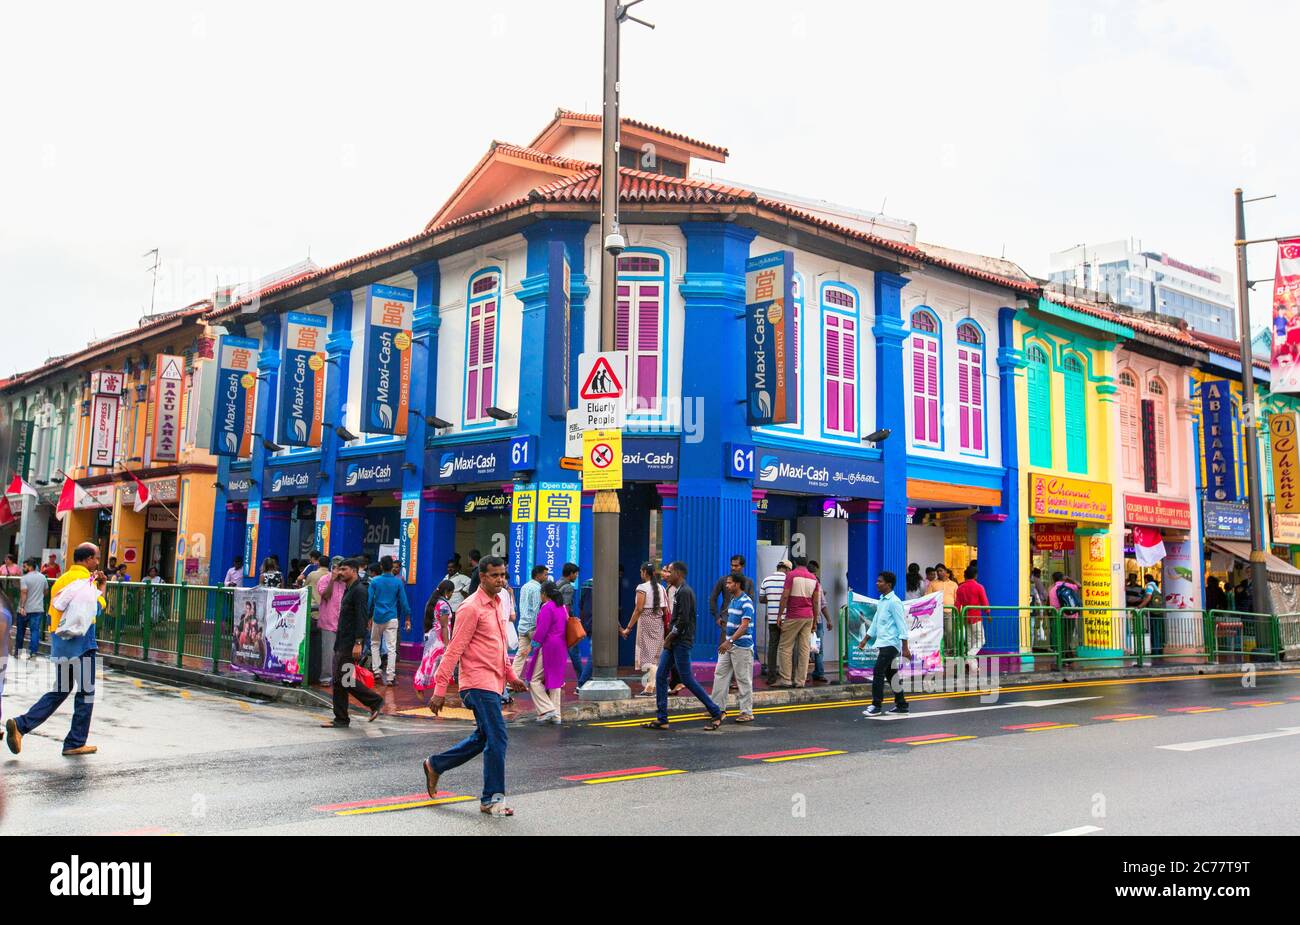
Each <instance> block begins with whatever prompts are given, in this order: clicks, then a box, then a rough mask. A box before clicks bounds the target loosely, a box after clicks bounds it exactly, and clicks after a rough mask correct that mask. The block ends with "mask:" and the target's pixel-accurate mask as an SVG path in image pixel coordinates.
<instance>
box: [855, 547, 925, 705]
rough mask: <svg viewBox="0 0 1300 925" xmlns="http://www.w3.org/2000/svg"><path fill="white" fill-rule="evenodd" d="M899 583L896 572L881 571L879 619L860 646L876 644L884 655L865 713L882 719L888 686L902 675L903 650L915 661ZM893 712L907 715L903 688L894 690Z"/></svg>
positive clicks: (874, 674) (873, 676) (879, 660)
mask: <svg viewBox="0 0 1300 925" xmlns="http://www.w3.org/2000/svg"><path fill="white" fill-rule="evenodd" d="M897 583H898V578H897V576H895V575H894V573H893V572H881V573H880V576H879V577H878V578H876V591H877V592H879V594H880V603H879V604H877V605H876V617H875V619H874V620H872V621H871V629H869V630H868V631H867V636H866V638H865V639H863V640H862V642H860V643H859V644H858V648H859V649H865V648H867V646H868V645H869V644H872V645H875V646H876V648H877V649H878V650H879V652H880V654H879V655H877V656H876V668H875V670H874V671H873V672H872V673H871V706H870V707H868V708H867V709H865V710H863V711H862V714H863V715H864V716H880V715H882V714H883V713H884V712H885V711H884V710H883V709H882V708H881V704H883V703H884V700H885V683H886V682H889V685H890V686H891V687H893V683H894V675H896V674H897V673H898V656H899V647H900V646H901V647H902V655H903V658H905V659H909V660H910V659H911V658H912V653H911V651H910V650H909V649H908V647H907V616H906V614H904V613H903V602H902V601H900V600H899V599H898V595H897V594H895V593H894V586H895V585H896V584H897ZM889 712H890V713H906V712H907V698H906V697H904V696H903V689H902V687H901V686H899V687H898V688H896V689H895V690H894V708H893V709H892V710H890V711H889Z"/></svg>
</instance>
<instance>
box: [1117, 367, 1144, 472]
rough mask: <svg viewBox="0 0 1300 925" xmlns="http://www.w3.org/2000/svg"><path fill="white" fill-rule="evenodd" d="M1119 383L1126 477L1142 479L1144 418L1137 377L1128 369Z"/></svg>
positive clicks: (1120, 422) (1121, 440)
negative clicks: (1140, 407)
mask: <svg viewBox="0 0 1300 925" xmlns="http://www.w3.org/2000/svg"><path fill="white" fill-rule="evenodd" d="M1117 381H1118V383H1119V448H1120V459H1121V463H1122V465H1123V471H1124V477H1125V478H1127V479H1140V478H1141V477H1142V438H1141V433H1142V430H1141V427H1142V416H1141V413H1140V410H1139V408H1138V391H1137V377H1135V376H1134V375H1133V374H1132V373H1131V372H1129V371H1128V370H1127V369H1125V370H1122V371H1121V372H1120V374H1119V376H1118V378H1117Z"/></svg>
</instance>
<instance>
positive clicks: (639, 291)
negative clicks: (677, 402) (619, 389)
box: [614, 250, 668, 414]
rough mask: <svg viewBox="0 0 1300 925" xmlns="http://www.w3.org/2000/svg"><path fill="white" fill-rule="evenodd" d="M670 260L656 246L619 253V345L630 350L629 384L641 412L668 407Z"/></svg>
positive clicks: (616, 326)
mask: <svg viewBox="0 0 1300 925" xmlns="http://www.w3.org/2000/svg"><path fill="white" fill-rule="evenodd" d="M667 264H668V261H667V259H666V258H665V257H664V256H663V255H662V254H659V253H657V252H655V251H635V250H631V251H625V252H624V253H623V255H622V256H620V257H619V258H618V299H617V300H616V303H615V313H614V314H615V317H614V349H615V350H626V351H627V352H628V379H629V380H631V381H630V382H627V383H625V385H626V387H627V389H628V391H629V392H630V393H631V394H632V395H634V396H635V397H636V413H641V414H645V413H650V414H657V413H659V412H660V411H661V410H662V407H661V404H660V402H661V398H660V395H661V394H662V392H663V388H662V387H661V386H662V385H663V383H662V376H663V373H664V369H665V363H664V328H665V327H666V311H667V304H668V303H667V293H668V268H667Z"/></svg>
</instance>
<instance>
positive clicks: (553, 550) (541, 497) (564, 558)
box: [533, 482, 582, 580]
mask: <svg viewBox="0 0 1300 925" xmlns="http://www.w3.org/2000/svg"><path fill="white" fill-rule="evenodd" d="M581 515H582V483H581V482H542V483H540V484H539V485H538V486H537V534H536V546H535V547H534V549H535V555H534V557H533V563H534V564H536V565H544V566H546V567H547V568H548V569H550V570H551V575H552V576H554V577H555V578H556V579H557V580H558V578H559V575H560V570H561V569H562V568H563V566H564V563H566V562H577V561H578V521H579V519H580V518H581Z"/></svg>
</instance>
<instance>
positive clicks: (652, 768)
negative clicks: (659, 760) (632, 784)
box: [560, 764, 668, 780]
mask: <svg viewBox="0 0 1300 925" xmlns="http://www.w3.org/2000/svg"><path fill="white" fill-rule="evenodd" d="M666 770H668V769H667V768H661V767H659V765H657V764H652V765H650V766H649V767H645V768H624V769H623V770H621V771H600V772H598V773H596V774H571V775H569V776H567V777H561V778H560V780H595V779H596V778H598V777H623V776H624V775H627V774H645V773H647V772H649V771H666Z"/></svg>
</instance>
